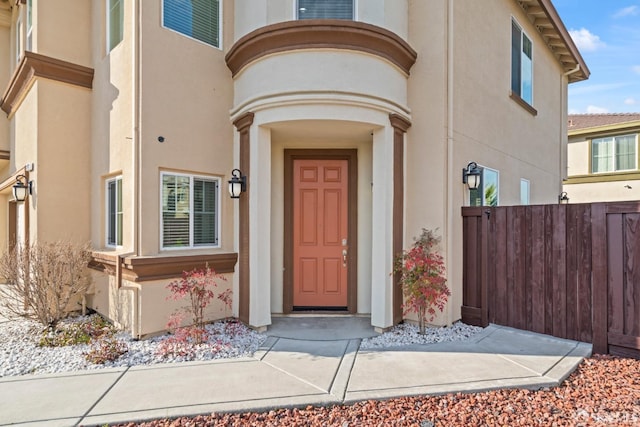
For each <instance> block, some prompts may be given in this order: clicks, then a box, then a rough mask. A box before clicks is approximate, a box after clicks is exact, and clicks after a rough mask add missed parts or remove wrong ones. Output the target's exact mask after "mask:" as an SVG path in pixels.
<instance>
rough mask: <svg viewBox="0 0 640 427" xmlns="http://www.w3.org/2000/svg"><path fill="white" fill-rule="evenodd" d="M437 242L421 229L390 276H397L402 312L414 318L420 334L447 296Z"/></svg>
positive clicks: (432, 235) (434, 237)
mask: <svg viewBox="0 0 640 427" xmlns="http://www.w3.org/2000/svg"><path fill="white" fill-rule="evenodd" d="M439 242H440V238H439V237H437V236H436V235H435V234H434V232H433V231H431V230H426V229H424V228H423V229H422V233H421V234H420V236H419V237H418V238H417V239H416V240H415V243H414V244H413V246H412V247H411V249H409V250H405V251H403V252H402V254H400V256H398V258H397V259H396V267H395V270H394V272H396V273H400V285H401V286H402V291H403V294H404V299H405V302H404V305H403V307H404V311H405V314H407V313H408V312H415V313H416V314H417V315H418V324H419V327H420V333H421V334H424V333H425V326H426V322H427V320H428V321H432V320H433V319H434V318H435V315H436V311H435V308H438V309H439V310H440V311H443V310H444V305H445V304H446V303H447V299H448V298H449V295H451V292H450V291H449V288H448V287H447V278H446V277H445V269H444V260H443V259H442V256H441V255H440V254H439V253H438V251H437V246H438V243H439Z"/></svg>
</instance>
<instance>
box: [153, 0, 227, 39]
mask: <svg viewBox="0 0 640 427" xmlns="http://www.w3.org/2000/svg"><path fill="white" fill-rule="evenodd" d="M162 25H164V27H166V28H169V29H172V30H174V31H177V32H178V33H180V34H183V35H185V36H187V37H191V38H194V39H196V40H199V41H201V42H203V43H206V44H209V45H211V46H215V47H220V1H219V0H163V1H162Z"/></svg>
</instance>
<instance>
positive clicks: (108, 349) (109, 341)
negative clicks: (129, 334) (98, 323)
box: [84, 336, 128, 365]
mask: <svg viewBox="0 0 640 427" xmlns="http://www.w3.org/2000/svg"><path fill="white" fill-rule="evenodd" d="M127 351H128V348H127V345H126V344H125V343H123V342H121V341H118V340H117V339H116V338H115V337H113V336H108V337H102V338H100V339H98V340H97V341H96V342H95V343H94V344H93V345H92V346H91V349H90V350H89V351H87V352H86V353H84V357H85V359H87V360H88V361H89V362H91V363H95V364H101V365H102V364H105V363H107V362H113V361H114V360H117V359H118V358H119V357H120V356H122V355H123V354H125V353H126V352H127Z"/></svg>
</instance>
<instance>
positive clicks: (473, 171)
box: [462, 162, 482, 190]
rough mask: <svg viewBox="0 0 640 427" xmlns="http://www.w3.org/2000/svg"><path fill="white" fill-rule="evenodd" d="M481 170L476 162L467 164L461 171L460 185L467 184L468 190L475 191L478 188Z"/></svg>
mask: <svg viewBox="0 0 640 427" xmlns="http://www.w3.org/2000/svg"><path fill="white" fill-rule="evenodd" d="M481 174H482V170H481V168H479V167H478V164H477V163H476V162H469V164H468V165H467V167H466V168H464V169H462V183H463V184H467V187H468V188H469V190H476V189H477V188H478V187H480V175H481Z"/></svg>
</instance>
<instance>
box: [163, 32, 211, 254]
mask: <svg viewBox="0 0 640 427" xmlns="http://www.w3.org/2000/svg"><path fill="white" fill-rule="evenodd" d="M205 44H206V43H205ZM165 175H170V176H183V177H187V178H189V246H181V247H175V246H168V247H165V246H164V244H163V242H164V223H163V222H162V212H163V208H164V206H162V182H163V181H164V180H163V177H164V176H165ZM194 178H202V179H204V180H207V181H216V182H217V183H218V191H217V194H216V198H217V200H216V208H217V212H216V233H217V236H218V244H217V245H197V246H195V245H194V244H193V219H194V217H195V215H194V214H193V203H194V199H195V198H194V197H193V179H194ZM221 184H222V182H221V179H220V177H218V176H209V175H199V174H188V173H181V172H170V171H163V172H160V185H159V187H160V197H159V199H160V209H159V212H160V215H159V224H160V242H159V243H160V244H159V246H160V250H161V251H188V250H194V249H217V248H220V247H221V241H222V238H221V235H220V231H221V228H220V225H221V221H220V217H221V214H220V211H221V205H220V202H221V198H220V193H221V188H222V187H221Z"/></svg>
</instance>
